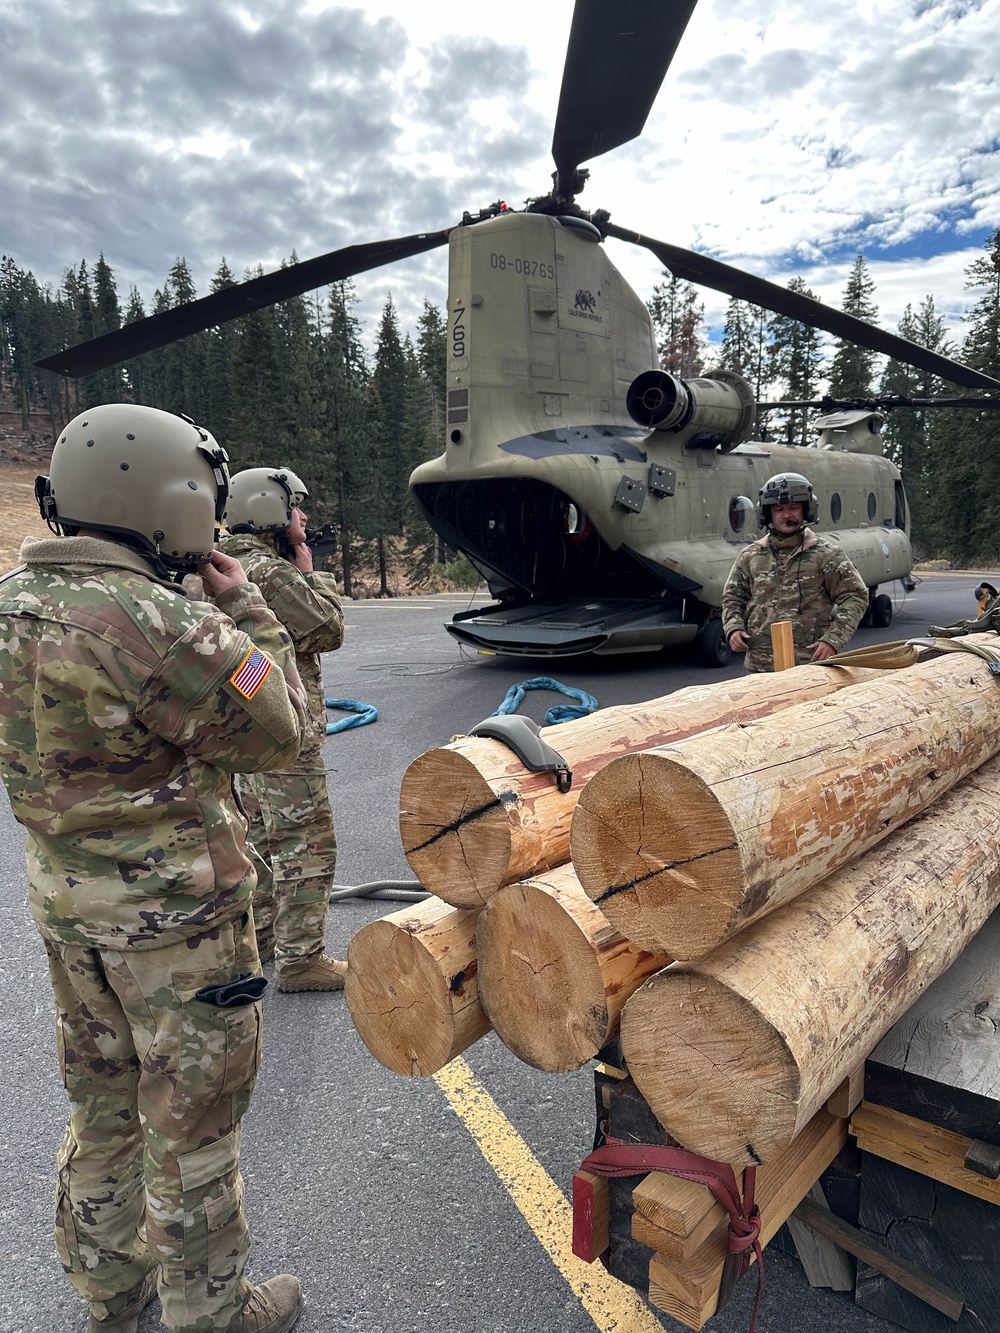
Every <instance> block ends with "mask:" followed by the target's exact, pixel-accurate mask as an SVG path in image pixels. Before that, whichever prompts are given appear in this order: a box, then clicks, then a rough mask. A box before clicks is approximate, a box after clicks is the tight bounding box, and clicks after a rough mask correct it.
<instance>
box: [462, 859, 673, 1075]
mask: <svg viewBox="0 0 1000 1333" xmlns="http://www.w3.org/2000/svg"><path fill="white" fill-rule="evenodd" d="M477 941H478V954H479V994H480V998H481V1000H482V1004H483V1008H484V1009H485V1010H486V1013H487V1015H488V1017H489V1019H490V1022H491V1023H492V1024H493V1027H494V1029H495V1031H496V1033H497V1035H498V1036H499V1037H500V1039H501V1041H502V1042H503V1043H504V1045H505V1046H506V1047H507V1048H508V1049H509V1050H511V1051H513V1053H514V1054H515V1055H516V1056H517V1057H518V1058H519V1059H521V1060H523V1061H524V1062H525V1063H526V1064H529V1065H533V1066H534V1067H535V1068H536V1069H544V1070H546V1071H547V1072H549V1073H552V1074H558V1073H566V1072H567V1071H568V1070H571V1069H579V1068H580V1066H581V1065H584V1064H586V1062H587V1061H588V1060H592V1059H593V1058H594V1057H595V1056H596V1055H597V1053H598V1051H599V1050H600V1049H601V1047H602V1046H605V1045H606V1044H607V1043H608V1041H610V1039H611V1038H612V1037H613V1036H614V1034H615V1032H616V1031H617V1029H618V1019H619V1017H620V1015H621V1011H622V1006H623V1005H624V1003H625V1001H626V1000H627V999H628V997H629V996H630V995H631V994H632V992H633V991H634V990H635V989H636V988H637V987H638V986H640V985H642V983H643V982H644V981H645V979H646V978H647V977H648V976H649V975H650V974H651V973H653V972H656V971H659V969H660V968H661V967H666V965H667V964H668V963H669V962H670V959H669V958H667V957H666V956H665V955H663V954H651V953H646V952H645V951H644V950H642V949H639V948H637V947H636V946H635V945H634V944H632V943H630V942H629V941H628V940H626V939H625V938H624V936H622V935H619V933H618V931H617V930H615V929H614V927H613V926H611V925H609V924H608V921H607V919H606V918H605V917H604V916H603V915H602V913H601V912H600V910H599V909H598V908H596V907H595V906H594V904H593V903H592V902H591V901H590V899H589V898H588V897H587V895H586V894H585V893H584V891H583V889H581V887H580V882H579V880H578V879H577V877H576V875H575V874H574V873H573V868H572V866H569V865H566V866H560V867H559V869H558V870H553V871H551V872H550V873H549V874H548V875H547V876H546V877H545V878H544V879H533V880H528V881H526V882H525V883H521V884H508V885H507V887H506V888H503V889H501V890H500V891H499V892H498V893H495V894H494V895H493V897H492V898H491V899H490V901H489V902H488V903H487V905H486V907H484V908H483V910H482V912H481V914H480V917H479V926H478V930H477Z"/></svg>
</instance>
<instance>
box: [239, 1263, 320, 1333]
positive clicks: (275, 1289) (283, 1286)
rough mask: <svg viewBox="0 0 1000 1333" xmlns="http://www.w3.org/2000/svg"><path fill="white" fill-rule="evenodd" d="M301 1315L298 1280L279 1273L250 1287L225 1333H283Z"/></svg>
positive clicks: (300, 1289) (300, 1291) (300, 1296)
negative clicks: (258, 1284) (257, 1285)
mask: <svg viewBox="0 0 1000 1333" xmlns="http://www.w3.org/2000/svg"><path fill="white" fill-rule="evenodd" d="M301 1313H302V1287H301V1285H300V1283H299V1279H298V1278H297V1277H292V1275H291V1274H290V1273H279V1275H278V1276H277V1277H272V1278H271V1279H270V1280H269V1281H268V1282H262V1283H261V1284H260V1286H259V1287H251V1288H250V1291H249V1293H248V1295H247V1297H246V1300H245V1302H244V1304H243V1309H242V1310H241V1311H240V1313H239V1314H238V1315H237V1316H236V1319H235V1320H234V1322H233V1323H231V1324H230V1325H229V1328H228V1329H227V1330H226V1333H286V1331H287V1330H288V1329H290V1328H291V1327H292V1325H293V1324H294V1323H295V1321H296V1320H297V1319H298V1317H299V1315H300V1314H301Z"/></svg>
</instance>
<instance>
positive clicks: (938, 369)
mask: <svg viewBox="0 0 1000 1333" xmlns="http://www.w3.org/2000/svg"><path fill="white" fill-rule="evenodd" d="M601 230H602V231H603V232H604V234H605V235H606V236H613V237H615V238H616V239H617V240H620V241H630V242H631V243H632V244H633V245H642V246H645V248H646V249H647V250H651V251H652V252H653V254H654V255H656V257H657V259H659V260H660V261H661V263H663V264H664V265H665V266H666V267H667V268H668V269H669V270H670V272H671V273H672V274H673V275H674V277H677V278H682V279H683V280H684V281H685V282H693V283H695V284H697V285H698V286H699V287H710V288H711V289H712V290H713V291H717V292H724V293H725V294H726V295H727V296H733V297H735V298H736V299H737V300H739V301H749V302H750V303H751V304H752V305H757V306H762V307H763V308H764V309H765V310H772V311H774V313H775V314H778V315H788V316H789V317H790V318H791V319H797V320H799V321H800V323H802V324H810V325H812V327H813V328H816V329H823V330H824V331H825V332H826V333H832V334H833V336H834V337H835V338H843V339H844V340H845V341H847V342H852V343H857V344H858V345H859V346H861V347H867V348H869V349H870V350H871V351H873V352H879V353H880V354H882V355H883V356H889V357H893V358H894V359H895V360H896V361H902V362H904V364H906V365H910V366H916V367H917V368H918V369H919V370H926V371H927V372H928V374H931V375H937V376H939V377H940V378H941V379H943V380H947V381H948V383H950V384H963V385H965V387H966V388H967V389H986V390H988V391H989V392H990V393H1000V380H995V379H992V378H991V377H990V376H989V375H984V374H982V372H981V371H978V370H973V369H972V368H971V366H963V365H962V364H961V362H959V361H952V360H951V358H950V357H947V356H942V355H941V354H940V353H939V352H932V351H931V350H930V349H929V348H927V347H921V346H920V345H919V343H913V342H910V341H909V339H907V338H901V337H900V336H899V334H898V333H886V332H885V330H884V329H878V328H876V327H875V325H874V324H867V323H866V322H865V321H864V320H863V319H857V318H856V317H855V316H854V315H848V314H846V313H845V312H844V311H843V310H834V309H832V308H831V307H830V306H827V305H823V303H822V302H821V301H816V300H814V299H813V298H812V297H811V296H803V295H802V294H801V292H793V291H789V289H788V288H787V287H779V286H778V285H777V283H773V282H767V281H766V280H765V279H764V278H755V277H753V276H752V274H750V273H744V272H743V271H742V269H738V268H732V267H731V266H730V265H729V264H723V263H721V262H720V261H719V260H718V259H709V258H708V256H707V255H699V254H696V253H695V252H694V251H693V250H683V249H681V248H680V247H679V246H676V245H668V244H667V243H666V242H665V241H657V240H654V239H653V238H652V237H651V236H643V235H641V234H640V233H639V232H636V231H627V230H626V229H625V228H624V227H616V226H614V225H613V224H612V223H610V222H604V223H602V224H601Z"/></svg>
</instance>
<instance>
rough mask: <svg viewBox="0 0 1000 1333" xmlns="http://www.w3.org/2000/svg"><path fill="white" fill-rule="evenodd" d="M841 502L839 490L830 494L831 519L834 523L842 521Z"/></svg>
mask: <svg viewBox="0 0 1000 1333" xmlns="http://www.w3.org/2000/svg"><path fill="white" fill-rule="evenodd" d="M840 514H841V503H840V494H839V492H837V491H834V493H833V494H832V495H831V496H830V519H831V521H832V522H834V523H839V522H840Z"/></svg>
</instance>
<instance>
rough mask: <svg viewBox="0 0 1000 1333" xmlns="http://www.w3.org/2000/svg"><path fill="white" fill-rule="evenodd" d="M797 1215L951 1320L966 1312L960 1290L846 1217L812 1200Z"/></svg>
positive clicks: (804, 1204) (799, 1208)
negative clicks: (837, 1214)
mask: <svg viewBox="0 0 1000 1333" xmlns="http://www.w3.org/2000/svg"><path fill="white" fill-rule="evenodd" d="M794 1216H795V1217H796V1218H797V1219H798V1220H799V1221H800V1222H804V1223H805V1225H806V1226H808V1227H810V1228H811V1229H813V1230H814V1231H817V1232H819V1233H820V1234H821V1235H824V1236H826V1237H827V1238H828V1239H830V1240H833V1241H834V1242H835V1243H836V1244H837V1245H839V1246H840V1247H841V1249H844V1250H847V1251H848V1252H849V1253H850V1254H854V1255H856V1256H857V1257H858V1258H859V1259H863V1260H864V1261H865V1262H866V1263H868V1264H870V1265H871V1266H872V1267H873V1268H877V1269H878V1271H879V1272H880V1273H884V1274H885V1276H886V1277H887V1278H889V1279H890V1281H892V1282H895V1284H896V1285H897V1286H898V1287H903V1288H904V1289H905V1290H906V1291H909V1292H912V1294H913V1295H914V1296H917V1297H918V1298H919V1299H920V1300H922V1301H924V1302H925V1303H926V1304H927V1305H930V1306H933V1308H934V1309H935V1310H940V1311H941V1313H942V1314H945V1315H947V1316H948V1318H949V1319H958V1317H959V1315H960V1314H961V1313H962V1307H963V1306H964V1304H965V1299H964V1297H963V1296H962V1293H961V1292H960V1291H956V1290H955V1288H954V1287H948V1286H945V1284H944V1283H941V1282H935V1281H934V1280H933V1279H932V1278H929V1277H928V1276H927V1274H926V1273H925V1272H923V1271H922V1270H921V1269H920V1268H918V1267H917V1266H916V1265H915V1264H911V1263H909V1262H908V1261H907V1260H905V1259H900V1257H899V1256H898V1255H896V1254H893V1252H892V1251H891V1250H890V1249H889V1248H888V1246H886V1245H882V1244H880V1243H879V1241H877V1240H875V1239H873V1238H872V1237H871V1236H867V1235H866V1234H865V1233H864V1232H863V1231H859V1230H858V1228H857V1227H852V1226H851V1224H850V1223H849V1222H845V1221H843V1219H842V1218H839V1217H834V1215H833V1214H832V1213H831V1212H830V1210H829V1209H828V1208H820V1207H819V1205H818V1204H816V1203H814V1202H813V1200H812V1199H803V1200H802V1202H801V1203H800V1204H799V1206H798V1207H797V1208H796V1210H795V1213H794ZM789 1220H791V1219H789Z"/></svg>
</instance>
